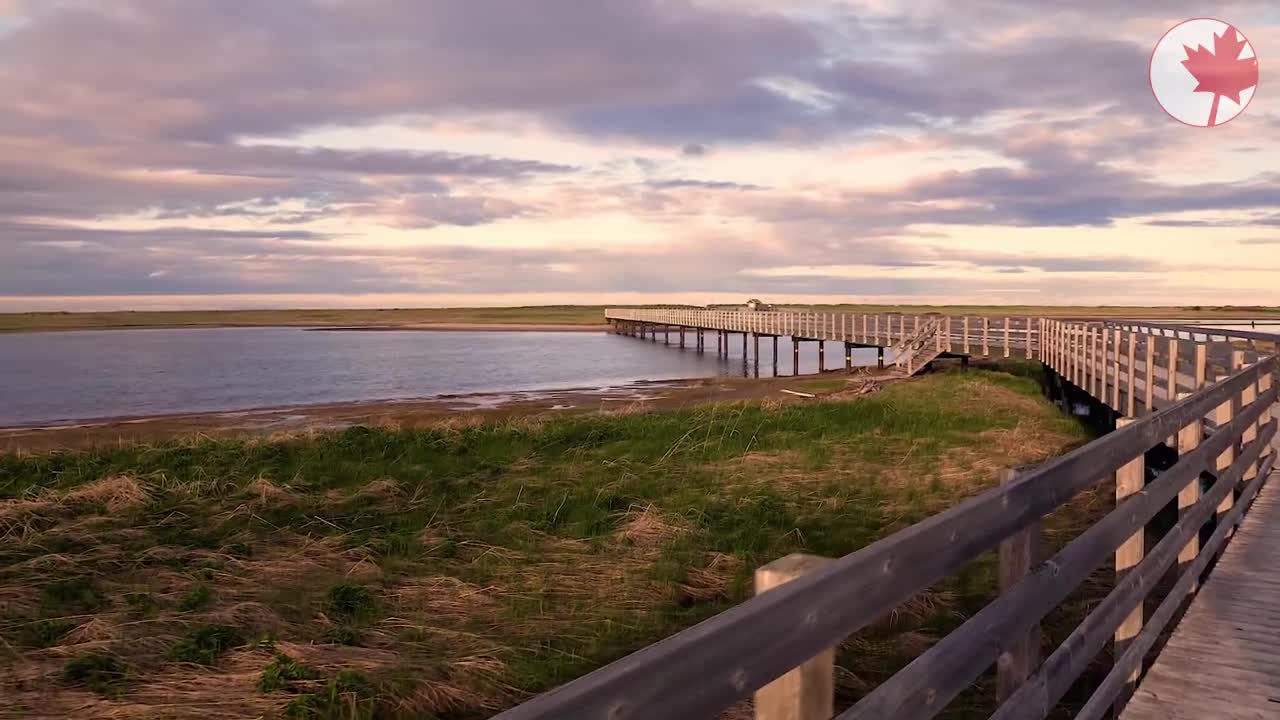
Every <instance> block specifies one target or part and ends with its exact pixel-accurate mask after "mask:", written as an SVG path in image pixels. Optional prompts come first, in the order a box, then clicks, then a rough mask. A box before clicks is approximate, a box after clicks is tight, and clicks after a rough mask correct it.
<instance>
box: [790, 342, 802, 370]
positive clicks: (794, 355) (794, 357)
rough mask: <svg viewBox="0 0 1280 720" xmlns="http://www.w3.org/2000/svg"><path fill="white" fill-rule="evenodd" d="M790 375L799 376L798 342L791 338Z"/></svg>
mask: <svg viewBox="0 0 1280 720" xmlns="http://www.w3.org/2000/svg"><path fill="white" fill-rule="evenodd" d="M791 374H792V375H799V374H800V341H799V340H797V339H795V338H791Z"/></svg>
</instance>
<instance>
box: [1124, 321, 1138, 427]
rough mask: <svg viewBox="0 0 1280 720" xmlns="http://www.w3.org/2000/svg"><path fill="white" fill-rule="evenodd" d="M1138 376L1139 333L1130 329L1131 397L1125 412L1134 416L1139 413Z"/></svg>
mask: <svg viewBox="0 0 1280 720" xmlns="http://www.w3.org/2000/svg"><path fill="white" fill-rule="evenodd" d="M1137 378H1138V333H1136V332H1133V331H1132V330H1130V331H1129V397H1128V399H1127V400H1126V402H1127V403H1128V412H1126V413H1125V414H1127V415H1128V416H1129V417H1133V416H1135V415H1137V414H1138V404H1137V403H1138V393H1137V389H1138V385H1137V383H1138V380H1137Z"/></svg>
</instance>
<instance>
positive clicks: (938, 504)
mask: <svg viewBox="0 0 1280 720" xmlns="http://www.w3.org/2000/svg"><path fill="white" fill-rule="evenodd" d="M1084 439H1085V435H1084V432H1083V431H1082V430H1081V429H1080V428H1079V427H1078V426H1077V425H1076V424H1075V423H1074V421H1072V420H1070V419H1069V418H1066V417H1063V416H1061V415H1059V414H1058V413H1057V412H1056V410H1055V409H1054V408H1053V407H1051V406H1050V405H1048V404H1047V403H1045V402H1043V401H1041V400H1040V399H1039V396H1038V389H1037V387H1036V385H1035V383H1034V382H1033V381H1031V380H1028V379H1026V378H1019V377H1014V376H1011V375H1006V374H1001V373H988V372H973V373H968V374H959V373H953V374H941V375H935V376H931V377H927V378H925V379H922V380H919V381H914V382H910V383H903V384H900V385H896V386H891V387H889V388H887V389H885V390H884V391H882V392H880V393H878V394H875V395H871V396H868V397H864V398H860V399H858V400H855V401H834V400H832V401H808V402H791V403H776V402H768V401H766V402H749V403H728V404H711V405H703V406H698V407H692V408H686V409H683V410H678V411H672V412H649V413H642V412H636V413H625V412H624V413H615V414H602V415H583V416H574V417H559V418H555V419H540V418H526V419H518V420H513V421H506V422H499V423H477V424H472V423H466V422H459V423H455V424H452V425H444V426H441V427H438V428H433V429H427V430H414V431H397V430H389V429H370V428H354V429H351V430H347V431H343V432H338V433H329V434H320V435H313V436H312V435H309V436H299V437H295V438H290V439H285V440H280V441H271V442H268V441H236V440H217V441H215V440H208V439H192V440H189V441H184V442H170V443H165V444H161V445H155V446H139V447H121V448H113V449H104V450H98V451H91V452H74V453H52V454H38V455H9V456H4V457H0V498H4V500H3V503H2V504H0V537H2V538H3V540H4V544H3V545H0V601H2V602H6V603H7V605H6V607H7V608H8V609H9V610H11V612H9V613H6V619H5V620H0V633H3V638H4V639H5V640H6V642H7V643H8V644H9V645H10V646H12V647H14V648H18V649H17V650H14V651H13V652H12V653H11V656H10V657H9V659H8V662H10V663H11V664H12V667H18V666H22V667H25V668H28V672H30V673H36V674H37V676H39V677H48V678H54V679H53V680H50V682H53V683H54V685H55V686H58V682H57V680H56V676H57V674H58V673H59V672H62V667H61V663H63V662H65V658H66V657H68V656H69V655H80V654H83V652H82V651H87V650H89V649H92V650H93V651H94V652H98V653H101V652H108V653H109V654H111V655H112V657H115V658H117V659H118V660H119V661H120V663H122V665H123V666H124V667H125V668H126V669H127V673H126V675H125V677H126V678H127V680H128V682H127V686H126V687H124V688H123V689H121V688H120V684H119V683H116V684H113V685H112V692H113V695H112V696H111V697H110V698H106V697H104V698H101V699H99V700H98V701H99V702H104V703H111V702H123V701H124V700H128V699H132V700H131V701H133V702H139V701H140V700H139V698H142V699H143V700H141V701H142V702H145V701H146V700H145V699H146V698H148V697H153V696H154V695H155V693H157V692H158V688H170V689H172V684H173V683H180V684H182V686H183V687H184V688H188V689H189V690H190V688H204V689H205V691H206V695H198V694H197V695H193V696H191V697H190V701H191V703H192V707H193V708H194V707H195V705H196V704H198V702H199V701H200V700H201V699H202V698H203V699H206V700H207V699H209V698H211V697H215V696H216V697H219V698H222V699H223V702H224V704H223V705H219V706H218V707H225V708H226V709H227V712H228V714H229V715H233V714H236V713H262V712H277V711H283V709H284V708H285V707H286V706H289V707H293V708H294V709H295V710H297V712H313V714H316V715H321V714H323V712H326V710H325V707H327V706H326V705H325V703H326V702H328V700H326V699H325V698H330V697H331V698H332V699H333V700H334V702H337V703H338V706H340V707H348V706H350V707H360V708H366V709H368V712H369V713H370V714H378V713H382V714H388V713H390V714H394V712H399V711H401V710H404V711H405V712H406V713H409V712H410V711H411V712H412V713H418V714H421V715H424V716H427V717H432V716H436V717H450V718H469V717H482V716H486V715H487V714H490V713H491V712H493V711H494V710H496V709H499V708H501V707H504V706H507V705H510V704H512V703H514V702H516V701H518V700H519V699H521V698H523V697H526V696H527V695H528V694H529V693H533V692H537V691H540V690H544V689H547V688H549V687H552V686H554V685H556V684H559V683H561V682H564V681H566V680H568V679H571V678H573V677H576V676H577V675H580V674H582V673H584V672H586V671H589V670H590V669H592V668H595V667H598V666H600V665H601V664H603V663H606V662H609V661H611V660H613V659H616V658H618V657H621V656H622V655H625V654H627V653H629V652H631V651H633V650H635V649H638V648H639V647H642V646H644V645H646V644H648V643H650V642H653V641H654V640H656V639H658V638H661V637H663V636H665V635H668V634H670V633H672V632H675V631H677V630H679V629H680V628H683V627H686V626H688V625H690V624H692V623H694V622H696V621H698V620H701V619H703V618H706V617H709V616H710V615H712V614H714V613H716V612H719V611H721V610H723V609H725V608H727V607H729V606H731V605H732V604H735V603H737V602H740V601H742V600H743V599H744V598H746V597H747V596H748V595H749V593H750V583H751V575H752V571H753V570H754V568H755V567H758V566H759V565H761V564H763V563H765V562H768V561H770V560H773V559H775V558H777V557H780V556H782V555H785V554H788V553H790V552H795V551H804V552H810V553H816V554H821V555H829V556H838V555H843V554H845V553H848V552H851V551H853V550H856V549H858V548H859V547H862V546H864V545H866V544H867V543H869V542H872V541H874V540H876V539H877V538H880V537H883V536H885V535H887V534H889V533H891V532H893V531H895V530H896V529H899V528H902V527H905V526H906V525H908V524H910V523H912V522H915V521H918V520H920V519H922V518H924V517H927V516H928V515H929V514H932V513H935V512H938V511H939V510H942V509H945V508H946V507H949V506H950V505H951V504H953V503H954V502H956V501H957V500H958V499H959V498H962V497H964V496H966V495H969V494H972V493H974V492H977V491H978V490H980V489H982V488H984V487H987V486H989V485H990V484H991V483H993V482H994V481H995V479H996V477H997V471H998V469H999V468H1001V467H1005V466H1011V465H1020V464H1025V463H1028V462H1033V461H1038V460H1042V459H1044V458H1047V457H1049V456H1052V455H1054V454H1056V453H1059V452H1061V451H1062V450H1064V449H1065V448H1068V447H1070V446H1072V445H1074V444H1077V443H1079V442H1082V441H1083V440H1084ZM69 579H70V580H73V581H74V582H73V585H72V586H73V588H74V587H88V588H91V590H92V593H89V594H84V597H90V594H91V595H92V596H93V597H94V598H97V599H98V604H96V605H95V606H94V607H92V608H78V609H77V608H72V607H70V606H68V605H65V604H62V605H58V604H54V605H50V604H49V603H48V602H42V601H41V599H40V598H41V595H40V593H42V592H47V591H49V588H60V587H61V586H59V585H58V583H63V584H65V583H67V582H68V580H69ZM75 583H80V584H79V585H77V584H75ZM59 592H61V590H59ZM88 592H89V591H86V593H88ZM991 592H992V567H991V564H990V562H989V561H987V560H983V561H981V562H978V563H975V564H974V565H973V566H972V567H970V568H968V569H967V570H966V571H965V572H963V573H960V574H959V575H958V576H957V577H955V578H952V579H951V580H949V581H948V582H947V583H944V584H943V585H941V586H939V587H937V588H934V589H932V590H931V592H930V593H927V594H926V595H925V596H922V597H921V598H918V599H917V600H916V601H914V602H913V603H911V604H909V606H908V607H906V608H904V609H903V611H902V612H900V613H899V614H897V615H895V616H894V617H893V618H889V619H887V620H886V621H885V622H884V623H882V624H880V625H877V626H876V627H874V628H871V629H869V630H868V631H866V632H864V633H861V634H860V635H859V636H858V637H855V638H853V639H851V640H850V641H849V643H846V645H845V646H844V647H843V650H842V653H841V656H840V658H841V664H842V667H844V668H845V672H844V674H843V675H842V681H841V693H842V697H843V698H845V699H851V698H854V697H857V696H859V695H860V694H862V693H863V692H865V691H866V690H867V689H868V688H869V687H872V686H874V684H875V682H878V681H879V680H882V679H883V678H884V677H887V675H888V674H890V673H892V672H893V671H894V670H895V669H896V668H897V667H901V666H902V665H903V664H905V662H907V661H909V659H910V658H911V657H914V654H915V653H918V652H919V650H920V649H921V647H923V646H927V644H928V643H930V642H932V641H933V640H935V639H936V638H938V637H940V636H941V634H943V633H945V632H946V630H947V629H948V628H950V627H953V626H954V625H956V624H957V623H958V622H959V621H960V620H961V618H963V617H964V616H965V615H966V614H967V613H969V612H972V611H973V610H974V609H976V608H977V607H980V606H981V604H982V603H983V602H985V600H986V599H987V598H989V597H990V595H991ZM77 597H78V596H77ZM142 598H145V601H144V600H143V599H142ZM42 623H43V624H42ZM59 623H60V624H59ZM86 626H88V627H86ZM32 627H39V628H45V633H44V635H45V636H48V635H49V634H51V633H52V634H54V635H55V637H43V639H42V640H41V642H40V643H39V644H41V645H43V647H35V646H34V645H35V643H31V642H29V641H25V640H23V638H24V637H29V636H30V633H31V629H30V628H32ZM201 628H228V630H226V631H221V630H220V631H218V632H220V633H222V634H220V635H218V637H219V638H224V639H225V638H232V639H234V640H235V643H234V647H229V646H228V643H229V642H230V641H228V642H219V643H218V644H216V647H214V646H209V647H206V646H207V645H209V644H208V643H204V642H203V640H201V637H202V636H196V635H192V633H193V632H197V633H198V632H202V630H201ZM233 631H234V632H233ZM203 632H205V633H206V634H211V633H212V632H213V631H211V630H203ZM255 638H256V639H255ZM86 643H91V645H86ZM175 648H177V650H175ZM191 648H195V649H194V650H190V649H191ZM188 650H190V651H188ZM175 653H177V654H176V655H175ZM177 657H191V658H198V659H199V664H198V667H197V666H196V665H194V664H192V663H191V662H186V663H185V664H184V663H183V662H179V661H176V660H175V658H177ZM281 657H283V658H284V660H281V659H280V658H281ZM295 666H296V667H295ZM253 667H257V668H259V669H261V670H262V671H264V672H266V671H269V672H271V673H273V674H272V676H271V677H272V679H271V680H270V682H267V681H266V680H264V681H263V682H264V683H266V684H267V685H269V686H271V687H272V688H273V690H272V691H270V692H266V693H264V692H262V691H260V690H259V689H257V688H258V681H257V678H256V676H255V675H254V673H253V672H249V673H248V674H247V675H246V672H245V671H246V668H253ZM281 667H288V668H289V669H290V672H291V673H294V674H296V676H297V677H296V678H295V679H294V680H292V681H289V682H283V681H281V680H279V677H278V676H279V675H280V674H281V671H280V668H281ZM272 668H274V669H272ZM295 670H296V673H295V672H294V671H295ZM343 672H357V673H359V682H356V680H354V679H353V678H352V677H350V676H343V677H344V678H345V679H344V680H343V681H342V682H339V680H338V678H339V674H340V673H343ZM39 673H44V675H39ZM245 677H249V678H250V680H251V681H252V682H248V683H247V684H246V683H245V682H242V681H243V679H244V678H245ZM282 683H283V685H282ZM85 692H90V691H87V690H84V689H83V688H79V689H76V688H72V687H70V686H65V687H63V691H62V692H61V694H58V693H55V696H56V697H59V698H62V699H63V700H65V702H66V703H68V707H69V706H70V703H73V702H76V701H82V700H83V698H82V697H78V696H77V695H76V693H85ZM190 692H195V691H194V690H190ZM117 698H123V700H122V699H117ZM227 698H232V699H233V701H232V700H227ZM299 698H306V699H304V700H299ZM343 698H345V700H343ZM345 701H350V703H348V704H347V705H343V704H342V703H343V702H345ZM966 702H967V701H966ZM973 702H975V703H978V704H979V705H980V704H981V700H975V701H973ZM330 709H332V708H330ZM393 711H394V712H393ZM194 712H195V710H194V709H193V714H194ZM955 712H957V713H961V712H967V710H965V709H964V708H961V709H958V710H956V711H955ZM954 716H955V717H961V716H963V715H954Z"/></svg>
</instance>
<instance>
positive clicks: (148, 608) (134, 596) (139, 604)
mask: <svg viewBox="0 0 1280 720" xmlns="http://www.w3.org/2000/svg"><path fill="white" fill-rule="evenodd" d="M124 601H125V604H127V605H128V606H129V612H131V613H133V614H135V615H144V616H145V615H150V614H151V613H153V612H155V609H156V598H155V596H154V595H152V594H151V593H149V592H137V593H129V594H127V595H125V596H124Z"/></svg>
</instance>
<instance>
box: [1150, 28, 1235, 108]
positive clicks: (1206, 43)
mask: <svg viewBox="0 0 1280 720" xmlns="http://www.w3.org/2000/svg"><path fill="white" fill-rule="evenodd" d="M1257 87H1258V57H1257V56H1256V55H1254V53H1253V45H1251V44H1250V43H1249V40H1248V38H1246V37H1245V36H1244V33H1242V32H1240V30H1239V29H1238V28H1236V27H1235V26H1234V25H1231V24H1230V23H1226V22H1223V21H1221V20H1215V19H1213V18H1195V19H1193V20H1186V21H1184V22H1181V23H1179V24H1177V25H1175V26H1173V28H1172V29H1170V30H1169V32H1167V33H1165V34H1164V37H1162V38H1160V42H1158V43H1156V49H1155V50H1154V51H1153V52H1152V53H1151V92H1153V93H1154V94H1155V96H1156V102H1158V103H1160V107H1162V108H1164V111H1165V112H1167V113H1169V115H1170V117H1172V118H1173V119H1175V120H1177V121H1179V122H1182V123H1185V124H1187V125H1194V126H1196V127H1215V126H1217V125H1222V124H1224V123H1226V122H1228V121H1230V120H1231V119H1233V118H1234V117H1235V116H1237V115H1239V114H1240V113H1242V112H1244V109H1245V108H1246V107H1248V105H1249V101H1250V100H1252V99H1253V93H1254V91H1255V90H1256V89H1257Z"/></svg>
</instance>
